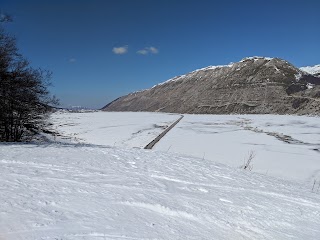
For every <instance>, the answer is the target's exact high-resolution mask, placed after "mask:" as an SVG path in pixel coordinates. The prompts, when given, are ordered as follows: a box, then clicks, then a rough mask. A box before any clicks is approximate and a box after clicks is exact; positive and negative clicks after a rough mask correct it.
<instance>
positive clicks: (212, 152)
mask: <svg viewBox="0 0 320 240" xmlns="http://www.w3.org/2000/svg"><path fill="white" fill-rule="evenodd" d="M154 149H155V150H158V151H166V152H175V153H180V154H185V155H190V156H195V157H199V158H204V159H208V160H212V161H215V162H220V163H224V164H228V165H230V166H234V167H239V166H241V165H243V163H244V160H245V159H247V157H248V154H249V153H250V152H251V151H252V152H254V154H255V158H254V159H253V171H256V172H260V173H264V174H267V175H271V176H276V177H281V178H286V179H292V180H298V181H307V182H313V181H314V180H315V179H319V180H320V119H319V118H318V117H306V116H279V115H185V117H184V118H183V119H182V121H181V122H180V123H179V124H178V125H177V126H176V127H175V128H174V129H172V130H171V131H170V132H169V133H168V134H167V135H166V136H165V137H164V138H162V140H161V141H160V142H159V143H158V144H157V145H155V147H154Z"/></svg>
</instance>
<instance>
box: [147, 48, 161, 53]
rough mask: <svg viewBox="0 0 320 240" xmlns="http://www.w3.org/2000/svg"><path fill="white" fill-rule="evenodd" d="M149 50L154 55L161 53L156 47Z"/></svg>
mask: <svg viewBox="0 0 320 240" xmlns="http://www.w3.org/2000/svg"><path fill="white" fill-rule="evenodd" d="M148 49H149V51H150V52H151V53H153V54H157V53H158V52H159V50H158V49H157V48H155V47H149V48H148Z"/></svg>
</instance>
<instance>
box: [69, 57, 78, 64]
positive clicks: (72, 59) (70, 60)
mask: <svg viewBox="0 0 320 240" xmlns="http://www.w3.org/2000/svg"><path fill="white" fill-rule="evenodd" d="M76 61H77V59H75V58H70V59H69V60H68V62H69V63H74V62H76Z"/></svg>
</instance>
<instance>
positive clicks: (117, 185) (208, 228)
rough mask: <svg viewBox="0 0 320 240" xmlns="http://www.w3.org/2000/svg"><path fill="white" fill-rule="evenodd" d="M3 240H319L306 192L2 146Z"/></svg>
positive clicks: (74, 153) (73, 150)
mask: <svg viewBox="0 0 320 240" xmlns="http://www.w3.org/2000/svg"><path fill="white" fill-rule="evenodd" d="M0 171H1V174H0V190H1V191H0V192H1V195H0V202H1V204H0V226H1V227H0V239H10V240H12V239H13V240H16V239H23V240H38V239H39V240H40V239H61V240H66V239H68V240H69V239H70V240H72V239H317V238H318V237H319V236H320V228H319V219H320V204H319V202H320V194H317V193H314V192H313V193H312V192H311V190H310V188H309V186H306V185H302V184H299V183H293V182H288V181H284V180H280V179H277V178H272V177H269V176H266V175H261V174H256V173H252V172H246V171H243V170H240V169H237V168H231V167H227V166H225V165H221V164H218V163H214V162H213V161H210V160H206V159H199V158H192V157H187V156H179V155H175V154H172V153H161V152H154V151H147V150H139V149H136V150H134V149H121V148H114V147H112V148H111V147H97V146H92V147H89V146H81V145H59V144H51V145H23V144H5V145H4V144H2V145H1V146H0Z"/></svg>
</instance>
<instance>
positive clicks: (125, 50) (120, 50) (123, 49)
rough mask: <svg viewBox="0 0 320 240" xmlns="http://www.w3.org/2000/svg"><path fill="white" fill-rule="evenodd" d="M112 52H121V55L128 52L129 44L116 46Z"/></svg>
mask: <svg viewBox="0 0 320 240" xmlns="http://www.w3.org/2000/svg"><path fill="white" fill-rule="evenodd" d="M112 52H113V53H114V54H119V55H121V54H126V53H127V52H128V46H122V47H114V48H113V49H112Z"/></svg>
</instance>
